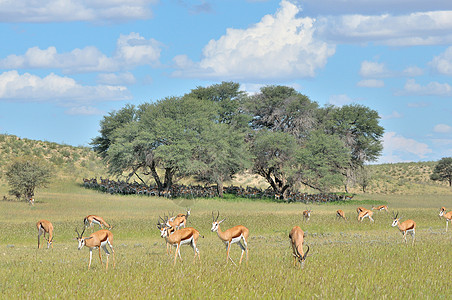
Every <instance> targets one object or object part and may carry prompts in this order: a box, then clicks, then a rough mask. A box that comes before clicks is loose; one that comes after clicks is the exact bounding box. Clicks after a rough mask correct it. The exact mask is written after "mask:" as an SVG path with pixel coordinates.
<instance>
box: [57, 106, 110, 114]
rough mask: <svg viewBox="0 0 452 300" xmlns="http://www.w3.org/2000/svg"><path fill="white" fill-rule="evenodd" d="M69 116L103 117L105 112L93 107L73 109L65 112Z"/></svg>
mask: <svg viewBox="0 0 452 300" xmlns="http://www.w3.org/2000/svg"><path fill="white" fill-rule="evenodd" d="M64 113H65V114H67V115H85V116H87V115H103V114H104V112H103V111H101V110H100V109H97V108H95V107H92V106H84V105H83V106H77V107H71V108H69V109H68V110H66V111H65V112H64Z"/></svg>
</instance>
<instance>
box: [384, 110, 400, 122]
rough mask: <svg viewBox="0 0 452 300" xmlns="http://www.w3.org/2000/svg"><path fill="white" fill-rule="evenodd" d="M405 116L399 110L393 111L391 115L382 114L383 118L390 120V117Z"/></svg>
mask: <svg viewBox="0 0 452 300" xmlns="http://www.w3.org/2000/svg"><path fill="white" fill-rule="evenodd" d="M400 118H403V115H402V114H401V113H399V112H398V111H393V112H392V113H391V114H390V115H382V116H381V119H382V120H390V119H400Z"/></svg>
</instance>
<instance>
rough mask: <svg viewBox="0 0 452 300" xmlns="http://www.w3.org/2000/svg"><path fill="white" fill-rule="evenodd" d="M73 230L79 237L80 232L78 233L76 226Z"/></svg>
mask: <svg viewBox="0 0 452 300" xmlns="http://www.w3.org/2000/svg"><path fill="white" fill-rule="evenodd" d="M75 232H76V233H77V237H78V238H79V237H80V233H78V230H77V227H75Z"/></svg>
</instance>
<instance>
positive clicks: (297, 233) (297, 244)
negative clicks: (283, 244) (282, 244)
mask: <svg viewBox="0 0 452 300" xmlns="http://www.w3.org/2000/svg"><path fill="white" fill-rule="evenodd" d="M289 239H290V244H291V246H292V251H293V265H294V266H296V265H297V260H298V262H299V263H300V267H301V268H303V266H304V262H305V261H306V257H307V255H308V252H309V246H308V250H306V253H304V255H303V243H304V231H303V230H301V228H300V227H299V226H295V227H294V228H292V230H291V231H290V233H289Z"/></svg>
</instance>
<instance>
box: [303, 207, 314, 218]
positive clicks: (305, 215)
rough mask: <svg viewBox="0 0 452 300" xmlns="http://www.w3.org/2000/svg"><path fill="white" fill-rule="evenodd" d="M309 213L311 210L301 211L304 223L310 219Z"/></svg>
mask: <svg viewBox="0 0 452 300" xmlns="http://www.w3.org/2000/svg"><path fill="white" fill-rule="evenodd" d="M311 212H312V210H310V209H307V210H304V211H303V220H305V221H309V219H310V218H311Z"/></svg>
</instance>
